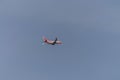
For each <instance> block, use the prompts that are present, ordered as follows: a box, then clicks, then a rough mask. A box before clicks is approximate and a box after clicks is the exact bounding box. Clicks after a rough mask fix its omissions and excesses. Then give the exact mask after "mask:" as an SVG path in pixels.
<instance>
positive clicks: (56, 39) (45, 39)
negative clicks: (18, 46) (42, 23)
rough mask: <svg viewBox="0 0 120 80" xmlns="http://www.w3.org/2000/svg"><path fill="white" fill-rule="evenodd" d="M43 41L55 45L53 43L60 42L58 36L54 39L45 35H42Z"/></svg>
mask: <svg viewBox="0 0 120 80" xmlns="http://www.w3.org/2000/svg"><path fill="white" fill-rule="evenodd" d="M43 41H44V42H45V43H47V44H51V45H55V44H62V42H61V41H59V40H58V38H57V37H56V38H55V40H54V41H53V40H48V39H47V38H46V37H43Z"/></svg>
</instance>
